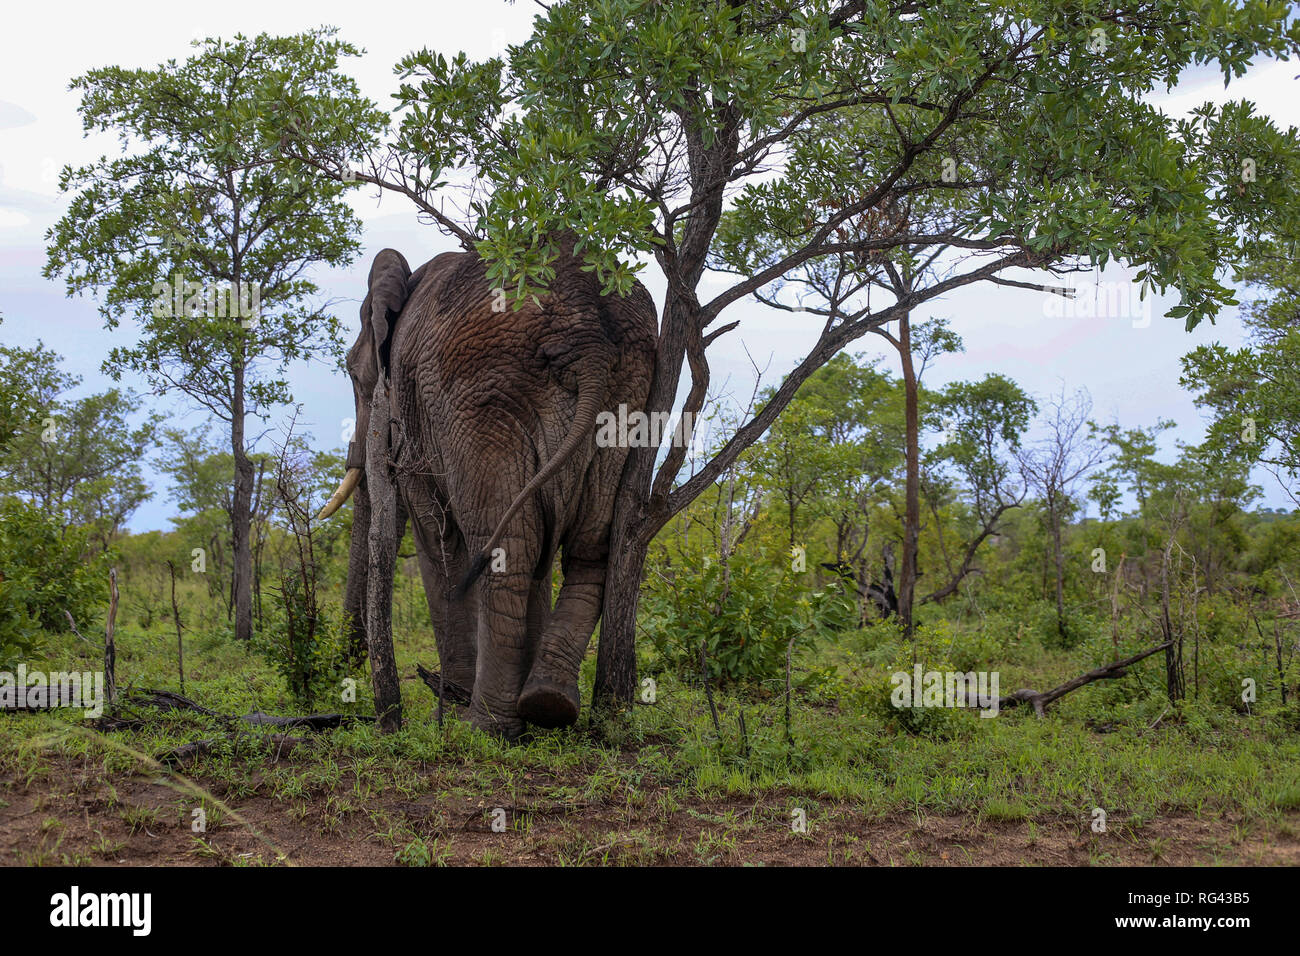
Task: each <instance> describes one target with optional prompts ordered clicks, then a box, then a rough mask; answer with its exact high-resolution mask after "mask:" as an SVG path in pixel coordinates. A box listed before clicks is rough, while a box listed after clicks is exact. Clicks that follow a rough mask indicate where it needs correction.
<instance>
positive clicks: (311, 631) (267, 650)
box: [252, 573, 351, 709]
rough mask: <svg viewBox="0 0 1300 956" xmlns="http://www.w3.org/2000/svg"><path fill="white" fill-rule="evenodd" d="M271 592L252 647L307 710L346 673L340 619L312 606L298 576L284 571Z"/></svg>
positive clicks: (346, 665)
mask: <svg viewBox="0 0 1300 956" xmlns="http://www.w3.org/2000/svg"><path fill="white" fill-rule="evenodd" d="M275 593H276V600H275V602H274V603H273V604H272V605H271V608H270V611H271V613H269V614H268V615H267V616H266V618H265V619H264V621H263V626H262V629H261V631H259V632H257V633H255V634H254V635H253V640H252V646H253V650H254V651H256V652H257V653H258V654H259V655H261V656H262V657H263V658H264V659H265V660H266V661H267V663H269V664H270V665H271V666H272V667H274V668H275V670H276V672H277V673H278V674H279V675H280V676H281V677H283V678H284V682H285V684H286V686H287V687H288V689H289V695H290V696H291V697H292V698H293V700H294V702H295V703H296V704H298V705H299V706H300V707H303V708H307V709H310V708H311V707H312V706H313V705H314V704H315V703H316V702H317V701H318V700H322V699H324V697H325V695H326V694H327V693H329V692H331V691H334V690H336V689H337V688H338V686H339V685H340V684H341V682H342V681H343V678H345V677H347V676H348V675H349V674H350V673H351V667H350V666H349V664H348V663H347V654H346V641H345V638H344V633H343V622H342V619H341V616H340V615H335V614H331V613H329V612H328V611H326V610H325V609H324V608H322V607H319V606H317V605H316V603H315V602H314V601H313V600H312V597H311V595H310V594H309V592H308V590H307V588H305V587H304V585H303V580H302V577H301V576H299V575H297V574H293V573H288V574H285V575H283V576H282V577H281V579H280V586H279V588H277V589H276V592H275ZM334 700H335V701H336V702H337V698H334Z"/></svg>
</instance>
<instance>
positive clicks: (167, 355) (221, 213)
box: [45, 29, 384, 640]
mask: <svg viewBox="0 0 1300 956" xmlns="http://www.w3.org/2000/svg"><path fill="white" fill-rule="evenodd" d="M195 47H196V52H195V54H194V55H192V56H190V57H189V58H188V59H187V60H185V61H184V62H183V63H177V61H175V60H169V61H167V62H166V63H164V64H162V65H160V66H159V67H157V68H155V69H152V70H144V69H124V68H122V67H106V68H103V69H97V70H91V71H90V72H88V73H86V74H85V75H83V76H80V77H78V78H77V79H75V80H74V81H73V83H72V88H73V89H76V90H79V91H81V96H82V99H81V105H80V112H81V116H82V122H83V124H84V126H85V128H86V129H87V130H91V129H99V130H110V129H111V130H114V131H116V132H117V133H118V134H119V136H120V138H121V140H122V144H123V153H122V154H121V155H118V156H114V157H111V158H110V157H107V156H105V157H101V158H100V159H99V160H98V161H97V162H95V163H93V164H91V165H88V166H84V167H82V168H80V169H72V168H65V169H64V170H63V173H62V176H61V177H60V188H61V189H62V190H64V191H69V192H75V196H74V197H73V199H72V201H71V204H70V206H69V210H68V212H67V214H66V215H65V216H64V217H63V218H62V219H61V220H60V221H59V222H58V223H57V224H56V225H55V226H54V227H53V228H52V229H51V230H50V231H49V232H48V233H47V237H46V238H47V240H48V242H49V251H48V260H47V263H46V266H45V273H46V275H47V276H50V277H53V276H56V275H65V276H66V279H67V287H68V292H69V294H71V293H73V292H81V291H83V290H85V289H88V288H89V289H95V290H104V298H103V302H102V305H101V307H100V312H101V314H102V315H103V317H104V322H105V325H106V326H107V327H108V328H116V327H117V326H118V325H119V324H120V323H121V322H122V320H123V318H124V317H126V318H129V319H132V320H134V321H135V323H136V324H137V325H138V327H139V330H140V333H141V334H140V338H139V339H138V341H137V342H136V343H135V344H133V345H123V346H118V347H117V348H114V349H113V350H112V352H111V353H110V354H109V356H108V359H107V360H106V361H105V363H104V368H105V370H106V371H107V372H109V373H110V374H111V375H113V376H114V377H115V378H116V377H120V376H121V374H122V373H123V372H124V371H127V370H132V371H135V372H138V373H140V374H142V375H143V376H145V378H146V379H147V380H148V382H149V384H150V386H151V387H152V388H153V390H154V392H155V393H156V394H159V395H161V394H165V393H169V392H173V391H179V392H180V393H182V394H183V395H185V397H186V398H188V399H189V400H190V401H191V402H193V403H194V404H195V405H196V406H198V407H200V408H202V409H206V410H207V411H208V412H210V413H211V414H212V415H213V416H215V417H216V418H218V419H219V420H221V421H222V422H224V423H225V424H226V426H227V427H228V429H229V444H230V449H231V454H232V456H233V459H234V471H233V484H232V489H231V516H232V536H233V552H234V554H233V566H234V585H235V587H234V591H235V594H234V605H235V634H236V637H238V638H239V639H241V640H247V639H248V638H249V636H250V635H251V633H252V612H253V604H252V602H253V595H252V579H253V553H252V546H251V540H250V539H251V531H250V523H251V513H252V499H253V495H254V483H255V475H254V465H253V461H252V459H251V457H250V452H251V449H252V447H253V445H254V444H255V443H256V439H254V438H250V437H249V435H248V433H247V420H248V418H249V416H253V417H255V418H261V419H263V420H264V419H266V418H267V417H268V415H269V413H270V410H271V409H273V408H274V407H276V406H278V405H282V404H284V403H286V402H288V401H290V400H291V396H290V394H289V390H288V385H287V382H286V381H285V377H284V373H285V370H286V368H287V366H288V365H289V364H290V363H291V362H294V361H298V360H302V359H307V358H310V357H312V356H317V355H325V356H328V357H332V358H333V359H334V360H335V361H337V360H338V359H339V358H340V357H341V355H342V343H341V340H340V338H339V323H338V320H337V319H336V318H335V317H334V316H333V315H332V313H331V311H330V309H329V307H328V306H316V305H312V304H310V300H311V299H312V297H313V296H314V295H315V294H316V292H317V288H316V286H315V284H314V283H313V282H312V281H311V280H310V279H308V278H307V275H308V272H309V270H310V269H311V267H312V266H314V265H317V264H325V265H330V266H342V265H346V264H347V263H349V262H350V261H352V259H353V258H354V257H355V255H356V253H357V250H358V248H359V240H358V236H359V232H360V224H359V222H358V220H357V218H356V216H355V215H354V214H353V213H352V212H351V210H350V209H349V208H348V206H347V204H346V203H345V201H344V192H345V190H346V188H347V184H346V182H343V181H341V180H344V179H345V178H346V177H345V176H344V175H342V173H340V177H339V180H340V181H330V180H325V179H321V178H316V177H297V178H294V177H286V176H285V175H284V174H283V170H282V169H280V168H279V167H277V166H276V165H274V164H270V163H268V162H267V159H268V157H274V155H275V149H274V147H268V146H267V144H266V143H265V142H263V140H262V139H261V137H260V136H258V135H257V130H258V129H264V128H267V127H268V126H273V127H275V128H276V129H278V130H280V133H281V135H284V136H287V135H289V131H291V130H293V129H296V128H298V127H299V126H300V124H302V123H304V122H305V120H304V116H305V115H306V114H307V113H308V112H310V114H311V116H312V120H311V122H312V123H313V124H315V126H316V129H317V131H318V132H319V133H321V134H322V135H325V136H327V137H328V138H329V139H330V141H331V142H332V143H334V144H336V145H337V146H339V148H341V149H344V150H347V149H349V148H359V147H360V146H363V145H365V144H366V143H368V142H370V141H371V140H373V138H374V136H375V135H376V132H377V130H379V129H381V128H382V127H383V124H384V118H383V115H382V114H380V113H378V112H377V111H376V110H374V108H373V107H372V105H371V104H370V103H369V101H367V100H365V99H364V98H362V97H361V96H360V94H359V93H358V92H357V87H356V84H355V83H354V82H353V81H352V80H351V79H349V78H347V77H345V76H342V75H341V74H340V73H339V72H338V70H337V65H338V61H339V59H340V57H347V56H355V55H357V53H358V51H357V50H356V48H355V47H353V46H352V45H351V44H348V43H344V42H342V41H340V40H337V39H335V38H334V31H332V30H327V29H320V30H314V31H310V32H307V33H303V34H299V35H297V36H292V37H269V36H266V35H265V34H263V35H260V36H257V37H255V38H253V39H248V38H246V37H243V36H240V35H237V36H235V37H234V38H233V39H232V40H229V41H224V40H221V39H208V40H204V41H199V42H196V43H195ZM288 78H292V81H293V83H295V84H296V87H297V89H298V90H299V91H300V97H301V100H300V101H298V100H296V101H293V102H288V101H285V100H284V99H282V98H276V99H274V101H272V100H271V99H268V97H267V90H268V89H276V90H278V89H279V88H280V87H281V86H282V85H283V83H285V82H287V81H288ZM308 105H309V106H310V109H309V110H308V109H307V108H306V107H307V106H308Z"/></svg>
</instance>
